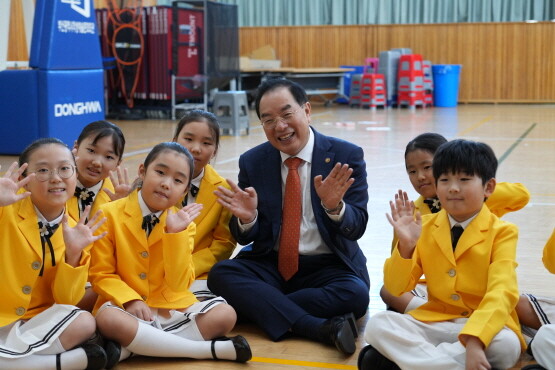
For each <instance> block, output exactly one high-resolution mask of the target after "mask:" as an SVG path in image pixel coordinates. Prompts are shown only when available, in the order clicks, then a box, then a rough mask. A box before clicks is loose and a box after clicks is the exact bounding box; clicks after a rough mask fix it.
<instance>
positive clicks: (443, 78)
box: [432, 64, 462, 107]
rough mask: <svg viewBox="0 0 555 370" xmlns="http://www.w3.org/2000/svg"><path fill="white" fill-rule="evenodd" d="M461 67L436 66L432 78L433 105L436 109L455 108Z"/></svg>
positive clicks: (433, 67) (455, 65)
mask: <svg viewBox="0 0 555 370" xmlns="http://www.w3.org/2000/svg"><path fill="white" fill-rule="evenodd" d="M461 68H462V65H460V64H436V65H433V66H432V74H433V76H434V104H435V106H436V107H456V106H457V102H458V98H459V82H460V75H461Z"/></svg>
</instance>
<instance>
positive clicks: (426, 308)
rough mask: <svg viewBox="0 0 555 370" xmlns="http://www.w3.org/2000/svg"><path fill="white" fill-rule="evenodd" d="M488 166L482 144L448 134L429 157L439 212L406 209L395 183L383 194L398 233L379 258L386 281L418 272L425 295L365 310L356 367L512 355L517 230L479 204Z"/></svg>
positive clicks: (488, 361) (491, 177)
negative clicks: (409, 303)
mask: <svg viewBox="0 0 555 370" xmlns="http://www.w3.org/2000/svg"><path fill="white" fill-rule="evenodd" d="M496 170H497V159H496V158H495V154H494V153H493V151H492V149H491V148H490V147H489V146H488V145H487V144H484V143H477V142H473V141H467V140H453V141H451V142H448V143H445V144H443V145H441V147H440V148H439V149H438V151H437V152H436V154H435V156H434V160H433V172H434V178H435V181H436V187H437V195H438V197H439V200H440V202H441V204H442V206H443V209H442V210H441V211H440V212H438V213H435V214H431V215H428V216H426V217H424V218H422V217H421V216H420V214H419V213H417V214H416V217H415V216H413V210H414V203H413V202H410V201H409V199H408V196H407V193H406V192H403V191H399V193H398V194H397V195H396V196H395V202H390V206H391V215H387V218H388V220H389V222H390V223H391V225H393V227H394V229H395V233H396V234H397V235H398V236H399V243H398V244H397V246H396V248H395V250H394V252H393V254H392V256H391V257H390V258H389V259H388V260H386V262H385V265H384V283H385V287H386V289H388V290H389V291H390V292H391V293H392V294H394V295H400V294H402V293H404V292H408V291H410V290H412V289H413V288H414V287H415V285H416V283H417V282H418V279H419V278H420V277H421V276H422V275H425V276H426V280H427V282H428V292H429V301H428V302H427V303H425V304H424V305H422V306H420V307H418V308H416V309H414V310H412V311H410V312H408V313H407V314H400V313H397V312H391V311H385V312H380V313H378V314H376V315H375V316H374V317H372V318H371V319H370V321H369V322H368V325H367V327H366V332H365V339H366V341H367V342H368V343H369V344H370V345H369V346H367V347H365V348H364V349H363V350H362V351H361V354H360V356H359V368H361V369H377V368H380V369H383V368H391V369H396V368H398V367H397V365H398V366H399V367H401V368H403V369H411V370H417V369H427V370H428V369H442V370H443V369H464V368H465V367H466V369H490V368H492V367H495V368H510V367H512V366H513V365H514V364H515V363H516V362H517V361H518V358H519V356H520V354H521V351H522V349H523V348H524V346H525V343H524V339H523V337H522V334H521V332H520V326H519V322H518V317H517V315H516V311H515V306H516V304H517V302H518V298H519V294H518V286H517V279H516V271H515V268H516V266H517V264H516V261H515V257H516V243H517V238H518V230H517V228H516V226H515V225H513V224H510V223H508V222H505V221H501V220H499V218H497V216H495V215H493V214H492V213H491V212H490V210H489V209H488V207H487V206H484V201H485V199H487V198H488V197H489V196H490V195H491V193H492V192H493V190H494V189H495V183H496V182H495V172H496ZM457 226H458V227H457ZM453 227H454V228H453ZM452 228H453V230H452ZM461 228H462V229H461ZM457 230H458V231H457ZM457 234H458V236H457ZM396 364H397V365H396Z"/></svg>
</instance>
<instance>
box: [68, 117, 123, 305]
mask: <svg viewBox="0 0 555 370" xmlns="http://www.w3.org/2000/svg"><path fill="white" fill-rule="evenodd" d="M124 149H125V138H124V136H123V133H122V132H121V130H120V128H119V127H118V126H116V125H114V124H113V123H111V122H108V121H95V122H91V123H89V124H88V125H87V126H85V127H84V128H83V130H82V131H81V134H79V137H78V138H77V140H75V143H74V145H73V152H74V153H75V156H76V160H75V161H76V163H77V186H76V188H75V194H74V196H73V197H71V198H70V199H69V200H68V202H67V209H68V213H69V216H70V217H72V218H73V219H74V220H78V219H79V218H80V217H81V216H82V214H83V211H84V209H85V208H86V206H87V205H90V206H91V214H94V213H95V212H96V211H97V210H98V209H99V208H100V206H101V205H102V204H105V203H108V202H111V201H112V200H116V199H119V198H123V197H125V196H127V194H129V192H130V191H131V186H130V185H129V179H128V176H127V169H123V170H122V169H121V168H120V167H119V165H120V163H121V159H122V156H123V151H124ZM96 298H97V296H96V294H95V293H94V292H93V290H92V289H90V284H87V289H86V290H85V295H84V296H83V299H82V300H81V302H79V303H78V304H77V306H78V307H79V308H82V309H84V310H87V311H91V310H92V308H93V306H94V303H95V302H96Z"/></svg>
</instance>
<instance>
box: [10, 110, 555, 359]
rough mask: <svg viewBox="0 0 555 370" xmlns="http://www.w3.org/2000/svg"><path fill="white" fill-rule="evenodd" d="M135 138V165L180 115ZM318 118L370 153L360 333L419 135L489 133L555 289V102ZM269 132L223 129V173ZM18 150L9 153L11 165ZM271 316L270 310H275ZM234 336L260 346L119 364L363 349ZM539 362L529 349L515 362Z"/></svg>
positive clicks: (535, 286)
mask: <svg viewBox="0 0 555 370" xmlns="http://www.w3.org/2000/svg"><path fill="white" fill-rule="evenodd" d="M115 123H117V124H118V125H120V126H121V128H122V129H123V132H124V134H125V136H126V140H127V147H126V154H125V157H124V161H123V165H124V166H125V167H128V168H129V170H130V171H129V172H130V173H132V174H135V173H136V170H137V166H138V164H139V163H140V162H141V161H142V160H143V159H144V157H145V156H146V153H148V151H149V148H151V147H152V146H153V145H155V144H157V143H158V142H160V141H164V140H169V139H171V138H172V135H173V130H174V128H175V122H173V121H169V120H143V121H115ZM312 124H313V126H314V127H315V128H316V129H317V130H319V131H320V132H322V133H324V134H327V135H332V136H336V137H340V138H342V139H345V140H348V141H351V142H353V143H356V144H358V145H360V146H361V147H362V148H363V149H364V151H365V159H366V164H367V172H368V185H369V193H370V201H369V204H368V210H369V216H370V217H369V222H368V227H367V230H366V233H365V235H364V236H363V237H362V238H361V239H360V240H359V243H360V246H361V248H362V249H363V251H364V253H365V255H366V257H367V259H368V269H369V272H370V279H371V283H372V287H371V289H370V306H369V310H368V314H367V315H366V316H365V317H364V318H363V319H361V320H359V323H358V324H359V327H360V332H361V336H360V337H359V340H358V348H359V349H360V348H362V346H363V345H364V342H363V339H362V332H363V329H364V326H365V323H366V321H367V319H368V317H369V316H371V315H372V314H374V313H375V312H378V311H381V310H383V309H384V308H385V306H384V304H383V303H382V301H381V299H380V297H379V289H380V287H381V286H382V283H383V276H382V266H383V263H384V260H385V259H386V258H387V257H388V255H389V253H390V243H391V236H392V229H391V226H390V225H389V223H388V222H387V220H386V217H385V213H386V212H388V208H389V206H388V201H389V200H390V199H392V197H393V195H394V194H395V192H396V190H397V189H399V188H401V189H405V190H407V191H408V192H409V195H410V196H411V197H412V198H413V199H415V198H416V193H415V191H414V189H413V188H412V186H411V185H410V182H409V180H408V177H407V175H406V172H405V169H404V158H403V153H404V149H405V145H406V144H407V142H408V141H409V140H411V139H412V138H414V137H415V136H416V135H418V134H420V133H423V132H427V131H433V132H438V133H440V134H442V135H444V136H445V137H446V138H448V139H453V138H467V139H472V140H477V141H485V142H487V143H488V144H490V145H491V146H492V148H493V149H494V151H495V153H496V155H497V157H498V158H499V162H500V165H499V169H498V174H497V180H498V181H510V182H521V183H523V184H524V185H526V186H527V188H528V189H529V191H530V193H531V199H530V203H529V204H528V205H527V206H526V207H525V208H524V209H522V210H520V211H518V212H515V213H513V214H508V215H506V216H505V217H504V218H505V219H506V220H508V221H511V222H513V223H515V224H516V225H518V227H519V230H520V238H519V243H518V256H517V258H518V263H519V267H518V278H519V285H520V289H521V291H522V292H530V293H534V294H538V295H548V296H553V295H555V290H554V289H553V286H555V276H554V275H551V274H549V273H548V272H547V271H546V270H545V268H544V267H543V264H542V262H541V257H542V250H543V246H544V245H545V242H546V241H547V239H548V237H549V236H550V234H551V232H552V230H553V227H554V226H555V188H554V185H553V184H555V105H488V104H479V105H478V104H476V105H460V106H459V107H457V108H426V109H421V108H418V109H395V108H393V109H385V110H383V109H378V110H368V109H358V108H349V107H347V106H342V105H334V106H332V107H324V106H323V104H321V103H320V102H318V101H315V102H313V114H312ZM265 140H266V139H265V136H264V132H263V130H262V129H261V127H260V124H259V123H258V121H257V120H256V117H255V114H254V112H253V111H251V128H250V135H248V136H246V135H245V136H223V137H222V140H221V147H220V151H219V153H218V155H217V157H216V158H215V160H213V161H212V162H213V164H214V166H215V168H216V169H217V170H218V171H219V173H220V174H222V175H223V176H224V177H228V178H231V179H233V180H236V179H237V173H238V164H237V163H238V158H239V155H240V154H241V153H243V152H244V151H246V150H247V149H249V148H252V147H253V146H255V145H257V144H259V143H262V142H264V141H265ZM14 160H16V157H11V156H0V164H1V165H2V170H4V171H5V170H6V169H7V167H8V166H9V164H10V163H11V162H12V161H14ZM270 319H271V318H270ZM234 333H235V334H242V335H244V336H245V337H246V338H247V339H248V340H249V343H250V345H251V348H252V351H253V356H254V357H253V360H252V361H250V362H249V363H248V364H244V365H243V364H235V363H233V362H226V361H221V362H216V361H198V360H183V359H151V358H145V357H137V358H132V359H130V360H127V361H125V362H122V363H121V364H119V365H118V366H117V368H118V369H161V368H164V369H185V368H186V369H246V368H249V369H303V368H306V369H310V368H321V369H356V360H357V356H358V351H357V353H355V354H354V355H353V356H350V357H344V356H343V355H341V354H340V353H339V352H338V351H337V350H335V349H334V348H332V347H328V346H324V345H321V344H319V343H313V342H309V341H307V340H303V339H287V340H284V341H282V342H278V343H273V342H271V341H270V340H269V339H267V337H266V336H265V335H264V333H262V332H261V331H260V330H258V329H257V328H254V327H253V326H251V325H244V324H242V325H238V326H237V327H236V329H235V330H234ZM527 363H530V358H529V357H528V356H527V355H523V356H522V361H521V362H520V363H519V364H518V365H519V366H518V367H516V368H520V366H523V365H524V364H527Z"/></svg>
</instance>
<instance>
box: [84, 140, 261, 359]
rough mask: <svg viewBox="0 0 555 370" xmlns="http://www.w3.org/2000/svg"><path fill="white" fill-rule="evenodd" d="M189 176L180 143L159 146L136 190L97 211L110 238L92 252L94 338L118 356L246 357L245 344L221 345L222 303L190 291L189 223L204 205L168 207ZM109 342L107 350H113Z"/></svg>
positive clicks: (225, 313) (227, 322) (230, 314)
mask: <svg viewBox="0 0 555 370" xmlns="http://www.w3.org/2000/svg"><path fill="white" fill-rule="evenodd" d="M192 174H193V158H192V156H191V154H190V153H189V152H188V151H187V149H186V148H184V147H183V146H182V145H181V144H179V143H175V142H173V143H161V144H158V145H156V146H155V147H154V148H153V149H152V151H151V152H150V153H149V154H148V155H147V157H146V159H145V162H144V164H141V166H140V167H139V178H140V180H141V182H142V185H141V186H140V189H138V190H135V191H134V192H132V193H131V194H130V195H129V196H128V197H126V198H123V199H119V200H116V201H114V202H110V203H107V204H105V205H103V206H102V207H101V209H102V210H103V213H104V215H105V216H106V218H107V221H106V223H105V224H104V225H103V228H102V230H103V231H106V232H107V233H108V235H107V237H106V238H105V239H102V240H99V241H98V243H95V244H94V247H93V249H92V253H91V254H92V262H91V268H90V279H91V282H92V285H93V289H94V291H95V292H96V293H97V294H98V295H99V298H98V301H97V303H96V305H95V309H94V311H93V312H94V313H95V314H96V320H97V324H98V329H99V331H100V333H101V334H102V335H103V336H104V337H105V338H107V339H109V340H111V341H113V342H115V343H116V344H117V345H118V346H119V347H120V349H121V354H120V355H119V356H118V358H116V359H115V361H111V360H110V361H109V363H108V365H107V367H108V368H110V367H111V366H113V365H115V363H116V362H117V361H118V360H123V359H125V358H127V357H129V356H130V354H131V353H135V354H139V355H145V356H156V357H189V358H198V359H212V358H213V359H227V360H235V361H238V362H245V361H248V360H249V359H250V358H251V352H250V348H249V346H248V343H247V341H246V340H245V339H244V338H243V337H241V336H236V337H234V338H225V337H223V336H224V335H226V334H228V333H229V331H230V330H231V329H232V328H233V326H234V325H235V321H236V313H235V310H234V309H233V308H232V307H231V306H229V305H228V304H226V302H225V300H223V299H222V298H214V299H211V300H206V301H204V302H198V300H197V299H196V298H195V296H194V295H193V293H191V292H190V291H189V286H190V284H191V283H192V281H193V280H194V278H195V271H194V266H193V260H192V250H193V238H194V235H195V229H196V227H195V224H194V223H193V222H192V221H193V219H195V218H196V217H197V216H198V215H199V213H200V211H201V209H202V205H200V204H196V203H192V204H189V205H187V206H185V207H183V208H182V209H180V210H178V209H177V208H175V207H173V205H174V204H176V203H177V201H178V200H179V199H181V198H182V197H183V195H184V194H185V192H186V191H187V189H188V188H189V184H190V181H191V178H192ZM113 342H108V344H107V348H113V347H114V343H113Z"/></svg>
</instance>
